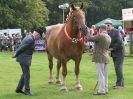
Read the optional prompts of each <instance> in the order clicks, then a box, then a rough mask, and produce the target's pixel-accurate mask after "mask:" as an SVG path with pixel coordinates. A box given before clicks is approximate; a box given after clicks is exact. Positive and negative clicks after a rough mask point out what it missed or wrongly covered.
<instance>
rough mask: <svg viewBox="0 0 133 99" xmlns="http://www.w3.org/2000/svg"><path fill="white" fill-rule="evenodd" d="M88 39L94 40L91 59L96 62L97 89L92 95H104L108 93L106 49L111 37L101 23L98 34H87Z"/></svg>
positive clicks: (107, 57)
mask: <svg viewBox="0 0 133 99" xmlns="http://www.w3.org/2000/svg"><path fill="white" fill-rule="evenodd" d="M88 40H89V41H92V42H95V45H94V53H93V59H92V61H93V62H95V63H96V71H97V80H98V83H99V89H98V91H97V93H95V94H94V95H105V94H106V93H108V62H109V55H108V49H109V45H110V43H111V38H110V36H109V35H108V34H107V26H106V25H105V24H104V25H101V26H100V29H99V34H97V35H95V36H94V37H91V36H89V37H88Z"/></svg>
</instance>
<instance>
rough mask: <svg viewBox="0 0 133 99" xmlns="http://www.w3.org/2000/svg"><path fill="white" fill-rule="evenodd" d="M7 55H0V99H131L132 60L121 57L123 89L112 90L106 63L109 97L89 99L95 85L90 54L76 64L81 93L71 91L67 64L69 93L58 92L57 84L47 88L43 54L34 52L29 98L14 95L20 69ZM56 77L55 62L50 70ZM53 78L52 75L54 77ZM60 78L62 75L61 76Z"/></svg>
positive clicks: (71, 76)
mask: <svg viewBox="0 0 133 99" xmlns="http://www.w3.org/2000/svg"><path fill="white" fill-rule="evenodd" d="M11 56H12V53H11V52H0V99H133V57H125V62H124V78H125V87H124V88H123V89H117V90H116V89H113V88H112V86H113V85H114V83H115V72H114V67H113V63H112V60H111V58H110V64H109V94H107V95H105V96H93V92H94V91H93V89H94V86H95V84H96V70H95V64H94V63H92V62H91V55H90V53H86V54H83V58H82V61H81V65H80V80H81V84H82V86H83V89H84V90H83V91H82V92H78V91H75V89H74V85H75V74H74V62H73V61H69V62H68V66H67V67H68V75H67V86H68V89H69V91H68V92H66V93H63V92H60V91H59V87H60V85H56V84H54V85H52V86H48V83H47V82H48V78H49V68H48V60H47V55H46V53H45V52H35V53H34V54H33V61H32V65H31V91H32V93H33V96H25V95H22V94H16V93H15V88H16V85H17V83H18V80H19V78H20V75H21V69H20V66H19V64H18V63H17V62H16V61H15V59H12V58H11ZM53 73H54V74H56V60H54V70H53ZM54 76H55V75H54ZM61 77H62V76H61Z"/></svg>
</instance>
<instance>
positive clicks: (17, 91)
mask: <svg viewBox="0 0 133 99" xmlns="http://www.w3.org/2000/svg"><path fill="white" fill-rule="evenodd" d="M16 93H22V94H24V92H23V91H22V90H16Z"/></svg>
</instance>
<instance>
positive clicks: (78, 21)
mask: <svg viewBox="0 0 133 99" xmlns="http://www.w3.org/2000/svg"><path fill="white" fill-rule="evenodd" d="M82 9H83V3H82V5H81V7H75V6H74V5H73V4H72V5H71V8H70V12H69V15H68V17H67V20H66V22H65V23H64V24H57V25H53V26H51V28H49V29H48V30H47V33H46V51H47V54H48V60H49V69H50V78H49V83H53V78H52V68H53V57H55V58H56V59H57V75H56V80H57V82H60V79H59V70H60V67H61V65H62V75H63V79H62V86H61V89H60V90H61V91H67V87H66V75H67V61H69V60H70V59H73V60H74V61H75V75H76V89H77V90H82V86H81V85H80V81H79V77H78V76H79V65H80V60H81V57H82V53H83V47H84V44H83V36H85V35H86V33H87V32H88V28H87V26H86V24H85V13H84V12H83V10H82Z"/></svg>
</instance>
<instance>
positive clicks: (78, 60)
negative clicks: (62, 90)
mask: <svg viewBox="0 0 133 99" xmlns="http://www.w3.org/2000/svg"><path fill="white" fill-rule="evenodd" d="M80 60H81V58H79V59H77V60H76V61H75V75H76V86H75V88H76V90H83V88H82V86H81V85H80V80H79V64H80Z"/></svg>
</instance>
